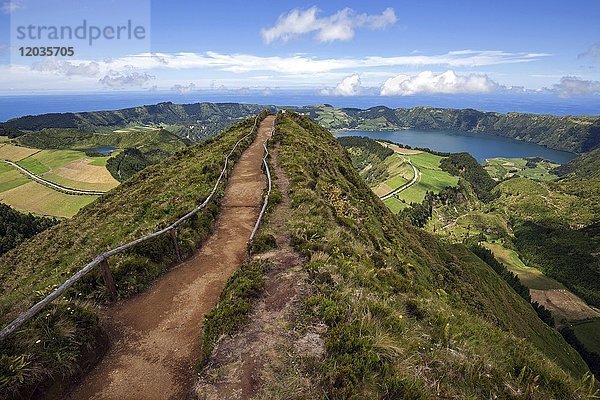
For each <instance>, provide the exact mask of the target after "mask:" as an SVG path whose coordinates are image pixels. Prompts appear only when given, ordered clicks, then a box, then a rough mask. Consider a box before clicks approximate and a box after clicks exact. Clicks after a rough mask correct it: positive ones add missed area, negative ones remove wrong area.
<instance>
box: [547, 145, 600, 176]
mask: <svg viewBox="0 0 600 400" xmlns="http://www.w3.org/2000/svg"><path fill="white" fill-rule="evenodd" d="M555 172H556V173H557V174H558V175H560V176H564V175H568V174H574V175H575V176H577V177H578V178H586V179H600V148H598V149H595V150H592V151H591V152H589V153H586V154H583V155H581V156H579V157H577V158H575V159H573V160H571V161H570V162H569V163H567V164H564V165H561V166H560V167H557V168H556V170H555Z"/></svg>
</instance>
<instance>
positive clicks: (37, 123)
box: [0, 102, 265, 140]
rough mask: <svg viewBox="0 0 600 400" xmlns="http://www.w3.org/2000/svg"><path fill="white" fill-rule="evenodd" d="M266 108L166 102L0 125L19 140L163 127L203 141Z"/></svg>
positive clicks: (35, 117)
mask: <svg viewBox="0 0 600 400" xmlns="http://www.w3.org/2000/svg"><path fill="white" fill-rule="evenodd" d="M264 108H265V107H264V106H259V105H256V104H239V103H193V104H174V103H171V102H165V103H158V104H154V105H146V106H139V107H132V108H125V109H121V110H113V111H92V112H81V113H53V114H42V115H29V116H25V117H20V118H14V119H11V120H8V121H6V122H4V123H2V124H0V134H5V135H8V136H10V137H17V136H21V135H23V134H25V133H27V132H28V131H39V130H42V129H46V128H56V129H70V130H78V131H82V132H87V133H90V132H102V131H104V130H106V129H111V130H112V129H116V128H127V127H131V126H140V125H141V126H147V125H151V126H163V127H165V128H166V129H168V130H170V131H172V132H174V133H176V134H177V135H178V136H180V137H182V138H187V139H191V140H200V139H205V138H207V137H210V136H211V135H214V134H216V133H218V132H220V131H221V130H222V129H225V128H226V127H228V126H229V125H231V124H232V123H235V122H237V121H239V120H240V119H243V118H247V117H248V116H250V115H253V114H256V113H258V112H260V111H261V110H263V109H264Z"/></svg>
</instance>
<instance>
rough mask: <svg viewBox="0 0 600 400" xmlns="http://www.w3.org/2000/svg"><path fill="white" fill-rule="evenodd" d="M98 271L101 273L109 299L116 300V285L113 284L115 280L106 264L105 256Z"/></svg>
mask: <svg viewBox="0 0 600 400" xmlns="http://www.w3.org/2000/svg"><path fill="white" fill-rule="evenodd" d="M100 272H101V273H102V279H104V284H105V285H106V288H107V289H108V298H109V299H110V301H115V300H117V286H116V285H115V281H114V279H113V276H112V274H111V272H110V267H109V266H108V260H107V259H106V258H105V259H104V260H102V261H101V262H100Z"/></svg>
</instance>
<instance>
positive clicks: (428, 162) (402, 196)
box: [397, 152, 458, 206]
mask: <svg viewBox="0 0 600 400" xmlns="http://www.w3.org/2000/svg"><path fill="white" fill-rule="evenodd" d="M404 157H406V158H407V159H409V160H410V161H411V162H412V164H413V165H414V166H415V167H416V168H417V169H418V170H419V171H420V172H421V178H420V179H419V181H418V182H417V183H416V184H414V185H413V186H411V187H409V188H408V189H406V190H403V191H402V192H400V193H398V196H397V197H398V199H399V200H400V201H401V202H404V204H405V205H406V206H408V205H410V203H420V202H422V201H423V200H424V199H425V193H427V192H428V191H429V192H434V193H439V191H440V190H442V189H444V188H445V187H447V186H456V185H457V184H458V177H457V176H453V175H450V174H449V173H447V172H446V171H442V169H441V168H440V161H441V160H442V157H440V156H436V155H435V154H431V153H426V152H422V153H419V154H412V155H405V156H404Z"/></svg>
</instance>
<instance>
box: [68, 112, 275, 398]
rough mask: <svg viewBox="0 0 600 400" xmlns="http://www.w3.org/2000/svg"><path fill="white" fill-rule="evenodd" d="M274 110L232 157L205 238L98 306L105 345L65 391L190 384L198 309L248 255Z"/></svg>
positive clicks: (166, 392) (115, 393) (172, 388)
mask: <svg viewBox="0 0 600 400" xmlns="http://www.w3.org/2000/svg"><path fill="white" fill-rule="evenodd" d="M274 118H275V117H274V116H269V117H267V118H265V119H264V120H263V121H262V122H261V124H260V127H259V131H258V135H257V137H256V139H255V140H254V142H253V143H252V144H251V145H250V147H249V148H248V149H247V150H246V151H245V152H244V153H243V154H242V156H241V158H240V159H239V161H238V162H237V163H236V164H235V166H234V168H233V171H232V173H231V177H230V178H229V182H228V184H227V188H226V189H225V195H224V198H223V202H222V206H221V212H220V215H219V217H218V218H217V221H216V224H215V229H214V232H213V233H212V235H211V236H210V238H209V239H208V240H207V241H206V243H205V244H204V245H203V246H202V248H201V249H200V250H199V251H198V253H197V254H196V255H195V256H194V257H193V258H191V259H189V260H187V261H184V262H183V263H182V264H181V265H180V266H178V267H176V268H174V269H173V270H171V271H169V272H168V273H166V274H165V275H164V276H163V277H161V278H160V279H159V280H157V282H156V283H155V284H154V285H153V286H151V287H150V288H149V289H148V290H147V291H145V292H144V293H142V294H140V295H138V296H136V297H134V298H131V299H128V300H124V301H120V302H118V303H116V304H114V305H112V306H109V307H108V308H107V309H106V310H105V311H104V312H102V324H103V328H104V329H105V330H106V331H107V332H108V335H109V338H110V343H111V344H110V348H109V350H108V352H107V353H106V355H105V356H104V358H103V359H102V360H101V361H100V362H99V363H98V365H96V367H95V368H94V369H93V370H92V371H90V373H88V374H87V376H85V377H84V378H83V379H82V381H81V382H80V383H79V385H78V386H77V387H76V388H74V390H73V391H72V392H71V393H70V398H71V399H120V400H126V399H183V398H186V396H187V394H188V392H189V391H190V389H191V388H192V385H193V381H194V364H195V362H196V360H197V358H198V355H199V352H200V334H201V327H202V322H203V319H204V315H205V314H206V313H207V312H209V311H210V310H211V309H212V308H213V307H214V306H215V304H216V303H217V301H218V299H219V295H220V294H221V291H222V289H223V287H224V286H225V283H226V281H227V279H228V278H229V277H230V276H231V274H232V273H233V272H234V271H235V270H236V269H238V268H239V266H240V265H241V263H242V262H243V260H244V258H245V257H246V243H247V241H248V238H249V236H250V233H251V232H252V228H253V226H254V223H255V222H256V218H257V217H258V214H259V211H260V207H261V206H262V200H263V198H262V195H263V189H264V187H265V184H266V183H265V180H266V179H265V177H264V175H263V172H262V157H263V155H264V153H263V152H264V149H263V145H262V144H263V142H264V141H265V139H266V138H267V137H268V136H269V135H270V134H271V127H272V124H273V119H274Z"/></svg>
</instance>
